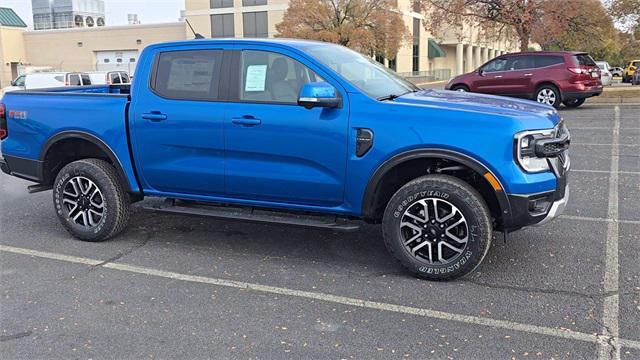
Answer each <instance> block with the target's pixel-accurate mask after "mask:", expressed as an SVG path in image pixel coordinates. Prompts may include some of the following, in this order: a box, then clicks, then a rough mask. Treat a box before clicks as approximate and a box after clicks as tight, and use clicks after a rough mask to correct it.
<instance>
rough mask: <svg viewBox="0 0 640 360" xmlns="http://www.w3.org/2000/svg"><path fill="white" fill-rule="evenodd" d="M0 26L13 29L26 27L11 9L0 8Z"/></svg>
mask: <svg viewBox="0 0 640 360" xmlns="http://www.w3.org/2000/svg"><path fill="white" fill-rule="evenodd" d="M0 25H2V26H13V27H22V28H24V27H27V24H25V23H24V21H22V19H21V18H20V16H18V14H16V12H15V11H13V9H10V8H5V7H0Z"/></svg>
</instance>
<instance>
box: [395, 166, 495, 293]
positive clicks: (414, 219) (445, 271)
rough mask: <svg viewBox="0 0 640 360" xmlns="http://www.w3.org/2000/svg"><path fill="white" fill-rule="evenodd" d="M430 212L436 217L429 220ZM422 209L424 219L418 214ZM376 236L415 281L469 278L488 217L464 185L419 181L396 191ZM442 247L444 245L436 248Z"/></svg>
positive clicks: (443, 178)
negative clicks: (379, 235) (435, 211)
mask: <svg viewBox="0 0 640 360" xmlns="http://www.w3.org/2000/svg"><path fill="white" fill-rule="evenodd" d="M425 204H426V205H425ZM436 207H437V208H438V209H439V210H440V215H441V216H436V215H435V213H434V211H433V209H434V208H436ZM424 208H426V209H427V211H426V214H428V216H425V215H424V214H425V213H424V211H423V212H422V213H420V212H419V211H420V210H422V209H424ZM454 210H457V213H456V211H454ZM407 213H408V214H410V215H407ZM452 213H453V214H454V215H453V216H452V217H450V218H449V219H447V218H448V217H449V216H451V214H452ZM461 220H463V221H464V222H462V223H460V221H461ZM407 222H408V223H410V226H407V225H406V223H407ZM455 223H459V224H458V225H455ZM443 225H444V226H443ZM418 228H419V230H420V231H418ZM382 231H383V238H384V242H385V245H386V247H387V250H388V251H389V253H390V254H391V255H392V256H393V257H394V258H395V259H396V260H397V261H398V262H400V264H401V265H402V266H404V267H405V268H406V269H407V270H408V271H409V272H411V273H412V274H414V275H415V276H417V277H420V278H423V279H428V280H436V281H446V280H453V279H456V278H459V277H461V276H464V275H467V274H469V273H471V272H473V270H475V268H476V267H477V266H478V265H480V263H481V262H482V259H484V257H485V255H486V254H487V252H488V250H489V247H490V245H491V238H492V226H491V216H490V212H489V208H488V207H487V204H486V203H485V202H484V200H483V199H482V196H481V195H480V194H479V193H478V192H477V191H476V190H475V189H474V188H473V187H471V186H470V185H469V184H467V183H465V182H463V181H461V180H459V179H457V178H455V177H452V176H447V175H427V176H423V177H420V178H417V179H415V180H412V181H410V182H409V183H407V184H406V185H404V186H403V187H402V188H400V190H398V191H397V192H396V193H395V194H394V195H393V197H392V198H391V200H390V201H389V203H388V204H387V207H386V209H385V213H384V218H383V220H382ZM453 233H455V234H453ZM411 239H414V240H413V241H410V240H411ZM454 239H457V240H454ZM459 240H462V241H463V242H460V241H459ZM465 240H466V241H465ZM409 241H410V242H409ZM445 242H446V243H448V244H449V245H444V244H443V245H441V244H442V243H445ZM405 243H407V245H405ZM425 245H428V246H425ZM451 246H453V247H455V248H456V249H457V250H456V251H454V250H452V248H451ZM439 249H442V250H444V251H441V250H439ZM429 250H431V257H430V258H429ZM436 254H437V255H438V256H436ZM440 260H444V261H440Z"/></svg>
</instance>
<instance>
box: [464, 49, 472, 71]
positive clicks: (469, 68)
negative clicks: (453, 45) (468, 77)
mask: <svg viewBox="0 0 640 360" xmlns="http://www.w3.org/2000/svg"><path fill="white" fill-rule="evenodd" d="M473 69H475V68H474V67H473V45H467V68H466V69H464V71H465V72H472V71H473Z"/></svg>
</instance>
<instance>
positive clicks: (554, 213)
mask: <svg viewBox="0 0 640 360" xmlns="http://www.w3.org/2000/svg"><path fill="white" fill-rule="evenodd" d="M568 202H569V185H567V186H566V187H565V190H564V197H563V198H562V199H560V200H556V201H554V202H553V204H552V205H551V209H549V212H548V213H547V216H545V217H544V219H542V221H540V222H539V223H537V224H535V225H534V226H540V225H544V224H546V223H548V222H549V221H551V220H553V219H555V218H557V217H558V216H560V215H562V213H563V212H564V209H565V208H566V207H567V203H568Z"/></svg>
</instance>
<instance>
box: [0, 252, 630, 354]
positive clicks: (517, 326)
mask: <svg viewBox="0 0 640 360" xmlns="http://www.w3.org/2000/svg"><path fill="white" fill-rule="evenodd" d="M0 252H6V253H13V254H20V255H28V256H35V257H39V258H44V259H51V260H58V261H64V262H69V263H75V264H85V265H91V266H100V267H103V268H108V269H112V270H118V271H124V272H129V273H136V274H143V275H148V276H155V277H161V278H165V279H172V280H180V281H187V282H192V283H200V284H209V285H215V286H223V287H228V288H236V289H245V290H250V291H256V292H262V293H269V294H276V295H286V296H292V297H297V298H303V299H312V300H319V301H324V302H330V303H335V304H342V305H347V306H355V307H360V308H366V309H373V310H381V311H389V312H395V313H401V314H407V315H416V316H422V317H425V318H430V319H440V320H447V321H455V322H460V323H465V324H472V325H482V326H488V327H492V328H497V329H504V330H510V331H519V332H524V333H529V334H538V335H545V336H552V337H557V338H563V339H569V340H576V341H582V342H587V343H593V344H602V343H603V342H606V341H607V340H609V337H608V336H604V335H597V334H589V333H584V332H580V331H574V330H570V329H557V328H550V327H545V326H538V325H532V324H525V323H519V322H515V321H508V320H497V319H491V318H486V317H480V316H472V315H462V314H455V313H448V312H444V311H438V310H431V309H425V308H417V307H411V306H404V305H397V304H389V303H383V302H377V301H369V300H364V299H357V298H351V297H346V296H340V295H332V294H326V293H321V292H312V291H302V290H295V289H288V288H283V287H277V286H269V285H261V284H254V283H248V282H243V281H235V280H228V279H220V278H212V277H205V276H195V275H188V274H181V273H176V272H172V271H164V270H159V269H153V268H148V267H141V266H133V265H127V264H121V263H104V262H103V261H100V260H95V259H89V258H81V257H76V256H69V255H63V254H58V253H51V252H44V251H38V250H31V249H25V248H18V247H13V246H7V245H0ZM617 340H618V339H616V341H617ZM619 341H620V343H622V344H623V345H624V346H626V347H629V348H632V349H638V350H640V341H636V340H629V339H619Z"/></svg>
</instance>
